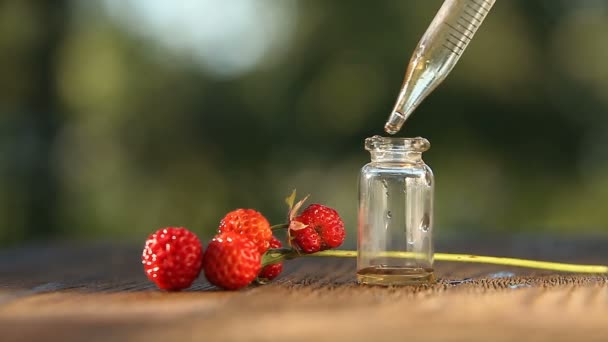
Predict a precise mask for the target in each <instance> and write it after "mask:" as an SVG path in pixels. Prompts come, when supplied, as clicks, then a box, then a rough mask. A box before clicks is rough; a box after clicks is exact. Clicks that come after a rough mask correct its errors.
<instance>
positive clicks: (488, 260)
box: [304, 250, 608, 273]
mask: <svg viewBox="0 0 608 342" xmlns="http://www.w3.org/2000/svg"><path fill="white" fill-rule="evenodd" d="M376 255H377V256H383V257H389V258H415V257H416V256H417V255H416V253H412V252H384V253H378V254H376ZM304 256H311V257H338V258H354V257H356V256H357V251H346V250H327V251H322V252H317V253H314V254H306V255H304ZM434 258H435V260H437V261H453V262H472V263H481V264H493V265H503V266H516V267H526V268H536V269H542V270H552V271H560V272H571V273H608V266H604V265H579V264H566V263H560V262H550V261H538V260H528V259H517V258H503V257H493V256H483V255H471V254H451V253H435V255H434Z"/></svg>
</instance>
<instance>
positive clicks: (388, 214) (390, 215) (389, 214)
mask: <svg viewBox="0 0 608 342" xmlns="http://www.w3.org/2000/svg"><path fill="white" fill-rule="evenodd" d="M386 218H387V219H389V220H390V219H392V218H393V213H391V211H390V210H389V211H387V212H386Z"/></svg>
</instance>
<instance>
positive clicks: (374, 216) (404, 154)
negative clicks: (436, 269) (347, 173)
mask: <svg viewBox="0 0 608 342" xmlns="http://www.w3.org/2000/svg"><path fill="white" fill-rule="evenodd" d="M429 148H430V143H429V142H428V140H426V139H424V138H387V137H380V136H374V137H371V138H367V139H366V140H365V149H366V150H368V151H369V152H370V153H371V162H370V163H368V164H366V165H365V166H364V167H363V168H362V169H361V174H360V181H359V219H358V221H359V238H358V244H357V249H358V256H357V281H358V282H359V283H361V284H372V285H417V284H429V283H432V282H434V281H435V278H434V275H433V190H434V179H433V172H432V171H431V169H430V168H429V167H428V166H427V165H426V164H425V163H424V161H423V160H422V153H423V152H425V151H427V150H428V149H429Z"/></svg>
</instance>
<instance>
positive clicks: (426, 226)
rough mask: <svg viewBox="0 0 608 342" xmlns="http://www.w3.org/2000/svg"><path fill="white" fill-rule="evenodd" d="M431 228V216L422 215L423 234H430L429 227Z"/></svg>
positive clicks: (421, 227) (421, 226) (421, 228)
mask: <svg viewBox="0 0 608 342" xmlns="http://www.w3.org/2000/svg"><path fill="white" fill-rule="evenodd" d="M430 226H431V216H430V215H429V214H428V213H424V215H422V220H420V226H419V228H420V230H421V231H423V232H425V233H426V232H428V231H429V227H430Z"/></svg>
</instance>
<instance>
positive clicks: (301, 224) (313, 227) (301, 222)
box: [290, 204, 346, 254]
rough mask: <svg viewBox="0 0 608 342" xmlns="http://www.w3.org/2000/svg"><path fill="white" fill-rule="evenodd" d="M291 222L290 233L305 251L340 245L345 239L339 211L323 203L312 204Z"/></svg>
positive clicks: (301, 249)
mask: <svg viewBox="0 0 608 342" xmlns="http://www.w3.org/2000/svg"><path fill="white" fill-rule="evenodd" d="M293 221H295V224H294V222H292V223H291V224H290V227H291V228H290V235H291V237H292V239H293V242H294V243H295V245H296V247H297V248H298V249H299V250H300V251H301V252H304V253H307V254H309V253H315V252H318V251H323V250H326V249H330V248H335V247H338V246H340V245H341V244H342V242H343V241H344V237H345V235H346V232H345V230H344V222H343V221H342V219H341V218H340V215H338V212H337V211H335V210H334V209H332V208H329V207H326V206H324V205H321V204H311V205H309V206H308V207H307V208H306V209H304V211H303V212H302V213H301V214H300V215H299V216H298V217H296V218H295V219H293Z"/></svg>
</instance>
